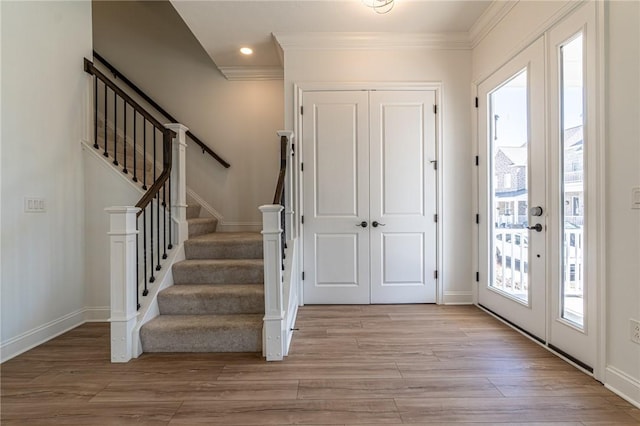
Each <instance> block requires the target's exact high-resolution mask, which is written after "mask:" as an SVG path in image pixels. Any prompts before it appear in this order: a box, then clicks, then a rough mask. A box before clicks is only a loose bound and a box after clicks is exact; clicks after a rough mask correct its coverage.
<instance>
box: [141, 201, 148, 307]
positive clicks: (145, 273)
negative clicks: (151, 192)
mask: <svg viewBox="0 0 640 426" xmlns="http://www.w3.org/2000/svg"><path fill="white" fill-rule="evenodd" d="M142 226H143V228H142V230H143V231H142V238H143V240H144V242H143V244H144V245H143V246H142V247H143V250H142V253H143V256H144V290H143V292H142V295H143V296H146V295H147V294H149V289H148V288H147V209H146V208H145V209H144V210H143V211H142Z"/></svg>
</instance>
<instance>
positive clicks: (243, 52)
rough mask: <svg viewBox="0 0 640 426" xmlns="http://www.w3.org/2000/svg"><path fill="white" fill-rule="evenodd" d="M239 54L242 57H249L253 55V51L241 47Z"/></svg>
mask: <svg viewBox="0 0 640 426" xmlns="http://www.w3.org/2000/svg"><path fill="white" fill-rule="evenodd" d="M240 53H242V54H243V55H251V54H252V53H253V49H252V48H250V47H241V48H240Z"/></svg>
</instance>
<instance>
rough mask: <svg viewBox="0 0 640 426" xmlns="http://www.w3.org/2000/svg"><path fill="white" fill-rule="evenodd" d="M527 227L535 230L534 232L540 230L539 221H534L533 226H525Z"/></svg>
mask: <svg viewBox="0 0 640 426" xmlns="http://www.w3.org/2000/svg"><path fill="white" fill-rule="evenodd" d="M527 229H531V230H532V231H536V232H542V225H540V224H539V223H536V224H535V225H533V226H527Z"/></svg>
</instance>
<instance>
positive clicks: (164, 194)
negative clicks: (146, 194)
mask: <svg viewBox="0 0 640 426" xmlns="http://www.w3.org/2000/svg"><path fill="white" fill-rule="evenodd" d="M167 182H168V180H167V181H165V182H164V185H162V232H163V233H164V238H163V239H162V242H163V244H162V247H163V248H164V253H163V254H162V258H163V259H166V258H167Z"/></svg>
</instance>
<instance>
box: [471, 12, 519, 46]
mask: <svg viewBox="0 0 640 426" xmlns="http://www.w3.org/2000/svg"><path fill="white" fill-rule="evenodd" d="M516 4H518V0H516V1H497V0H493V2H491V4H490V5H489V7H488V8H486V9H485V11H484V12H483V13H482V15H480V17H479V18H478V19H477V20H476V22H475V23H474V24H473V25H472V26H471V28H470V29H469V40H470V41H471V47H476V46H477V45H478V44H479V43H480V42H481V41H482V40H483V39H484V38H485V37H486V36H487V34H489V33H490V32H491V31H492V30H493V29H494V28H495V27H496V25H498V24H499V23H500V22H501V21H502V19H504V17H505V16H506V15H507V14H508V13H509V12H510V11H511V9H513V7H514V6H515V5H516Z"/></svg>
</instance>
